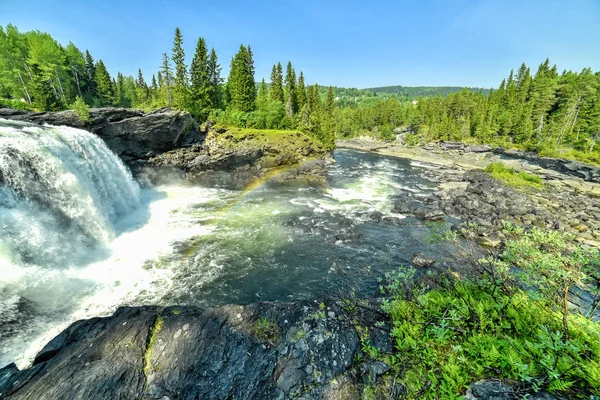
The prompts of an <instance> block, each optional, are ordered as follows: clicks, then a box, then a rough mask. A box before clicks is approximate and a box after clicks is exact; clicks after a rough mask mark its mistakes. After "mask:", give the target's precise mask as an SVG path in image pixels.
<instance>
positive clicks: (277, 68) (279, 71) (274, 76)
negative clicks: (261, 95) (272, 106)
mask: <svg viewBox="0 0 600 400" xmlns="http://www.w3.org/2000/svg"><path fill="white" fill-rule="evenodd" d="M269 99H270V100H271V101H280V102H282V103H283V100H284V99H283V68H282V67H281V63H277V64H276V65H273V69H272V70H271V90H270V91H269Z"/></svg>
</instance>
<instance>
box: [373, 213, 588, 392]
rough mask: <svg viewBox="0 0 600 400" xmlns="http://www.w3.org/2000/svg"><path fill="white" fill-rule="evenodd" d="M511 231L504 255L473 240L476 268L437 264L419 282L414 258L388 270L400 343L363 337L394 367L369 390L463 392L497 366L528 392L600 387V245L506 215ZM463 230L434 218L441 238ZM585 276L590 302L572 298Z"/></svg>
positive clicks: (386, 289) (389, 304) (497, 373)
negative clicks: (574, 303) (477, 248)
mask: <svg viewBox="0 0 600 400" xmlns="http://www.w3.org/2000/svg"><path fill="white" fill-rule="evenodd" d="M504 233H505V235H506V236H507V237H508V239H507V241H506V244H505V248H504V250H503V251H501V252H500V253H499V254H498V255H497V256H488V257H485V258H481V259H477V258H476V257H475V256H473V254H474V253H473V252H472V251H471V250H470V249H469V247H468V246H466V247H463V249H464V250H465V252H464V254H465V256H466V258H465V262H467V263H469V264H470V265H471V270H470V272H469V275H468V276H459V275H457V274H456V273H449V272H448V271H443V270H440V269H438V270H430V271H429V272H428V273H427V274H426V276H425V278H423V279H422V280H421V283H418V284H415V283H414V282H415V270H414V269H411V268H404V269H401V270H400V271H399V272H398V273H394V274H389V275H388V276H387V279H386V282H387V283H385V284H382V286H381V291H382V293H383V294H384V295H385V296H386V298H387V299H386V300H385V301H384V304H383V307H382V308H383V310H384V311H385V312H386V313H387V314H388V315H389V317H390V319H391V322H390V323H391V336H392V337H393V339H394V350H393V351H392V352H390V353H386V352H382V351H381V350H380V349H378V348H377V347H375V346H372V345H371V344H370V343H369V341H368V340H363V351H364V352H365V353H366V354H367V356H368V357H371V358H375V359H378V360H382V361H384V362H385V363H386V364H388V365H390V366H391V370H390V372H389V373H388V374H387V376H386V377H385V378H384V379H383V380H382V382H380V383H379V384H378V385H373V386H371V387H368V388H367V390H366V397H367V398H373V399H378V398H393V392H394V389H393V388H394V386H395V385H397V384H398V383H401V384H402V385H403V389H402V391H403V393H404V395H406V396H407V397H408V398H415V399H417V398H419V399H420V398H427V399H438V398H444V399H453V398H460V397H461V394H464V391H465V390H466V388H467V387H468V386H469V385H470V384H471V383H472V382H473V381H475V380H478V379H482V378H485V377H490V376H494V377H497V378H500V379H503V380H508V381H513V382H518V384H517V386H516V387H515V388H514V389H513V391H514V395H515V396H516V397H519V398H521V397H523V398H527V396H529V395H530V394H532V393H535V392H540V391H543V390H547V391H549V392H554V393H561V394H562V395H567V396H568V397H569V398H590V397H589V396H590V395H592V396H598V395H600V391H599V388H600V362H599V361H598V360H600V346H599V343H600V324H599V323H598V322H594V321H593V320H592V316H593V314H594V312H595V311H596V308H597V307H598V302H599V300H600V296H598V295H599V294H600V292H599V290H598V289H599V283H600V273H599V267H600V253H598V251H597V250H589V249H584V248H583V247H581V246H578V245H574V244H573V241H572V239H573V238H572V237H569V235H565V234H561V233H559V232H556V231H543V230H539V229H537V228H533V229H532V230H531V231H524V230H523V229H521V228H519V227H517V226H515V225H512V224H510V223H505V224H504ZM456 238H457V236H456V235H453V234H451V231H450V230H449V229H443V228H442V227H439V226H436V227H433V228H432V240H434V241H439V240H449V241H453V242H456V240H457V239H456ZM456 243H458V242H456ZM576 286H580V287H585V288H587V289H588V290H590V292H591V293H593V294H594V296H595V298H596V300H595V302H594V303H593V304H592V307H591V308H590V309H587V310H583V309H578V310H577V309H573V308H572V307H570V306H569V302H568V296H569V292H570V291H571V290H573V289H574V288H575V287H576ZM382 323H383V322H382ZM516 397H515V398H516Z"/></svg>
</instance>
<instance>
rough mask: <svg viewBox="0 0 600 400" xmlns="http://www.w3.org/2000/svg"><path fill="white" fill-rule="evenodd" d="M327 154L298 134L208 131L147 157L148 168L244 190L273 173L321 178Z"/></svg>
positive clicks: (288, 176) (304, 136)
mask: <svg viewBox="0 0 600 400" xmlns="http://www.w3.org/2000/svg"><path fill="white" fill-rule="evenodd" d="M328 156H329V153H328V152H327V151H325V149H324V148H323V146H322V145H321V144H320V143H318V142H317V141H316V140H314V139H312V138H310V137H309V136H307V135H305V134H303V133H301V132H294V131H282V132H277V133H267V132H261V131H260V130H250V129H237V128H232V129H230V130H226V129H210V130H209V131H208V134H207V136H206V138H205V140H204V142H203V143H202V144H194V145H192V146H189V147H185V148H179V149H175V150H172V151H169V152H165V153H163V154H160V155H158V156H156V157H153V158H150V160H149V161H148V164H147V166H149V167H154V168H176V169H180V170H183V171H184V172H185V173H186V177H187V179H188V180H192V181H195V182H205V183H207V182H210V183H225V184H227V185H234V186H244V185H245V184H247V183H249V182H250V181H252V180H253V179H255V178H256V177H261V176H265V175H267V174H270V171H274V170H276V169H277V173H278V179H284V180H285V179H292V178H298V177H314V176H324V174H325V165H326V164H327V163H328V162H331V159H330V158H329V157H328ZM286 167H292V168H286ZM216 172H221V173H216Z"/></svg>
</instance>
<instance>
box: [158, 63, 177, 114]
mask: <svg viewBox="0 0 600 400" xmlns="http://www.w3.org/2000/svg"><path fill="white" fill-rule="evenodd" d="M161 78H162V79H161ZM161 81H162V84H161V85H160V86H161V91H162V97H163V101H164V102H165V103H166V105H167V107H171V103H172V102H173V72H172V70H171V61H170V60H169V56H168V55H167V53H163V62H162V65H161V67H160V71H159V72H158V82H159V84H160V82H161Z"/></svg>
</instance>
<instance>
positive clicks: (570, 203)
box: [338, 140, 600, 248]
mask: <svg viewBox="0 0 600 400" xmlns="http://www.w3.org/2000/svg"><path fill="white" fill-rule="evenodd" d="M338 145H339V146H340V147H348V148H353V149H362V150H366V151H376V152H379V153H382V154H386V155H392V156H397V157H403V158H409V159H412V160H415V161H416V162H418V163H420V165H422V166H423V175H424V176H426V177H428V179H430V180H432V181H435V182H438V183H439V184H440V185H439V190H438V191H437V192H436V193H434V194H433V195H432V196H428V197H425V198H422V196H415V195H413V194H412V193H411V192H410V191H401V192H400V194H399V195H398V198H397V201H396V206H395V210H396V211H397V212H398V213H404V214H413V215H417V216H419V217H421V218H424V219H429V220H442V219H444V218H450V219H451V220H452V219H458V220H459V222H458V224H460V225H461V226H462V227H464V228H468V229H466V230H465V232H468V233H465V234H466V235H467V236H468V238H469V239H473V240H476V241H477V242H478V243H480V244H482V245H485V246H492V247H496V246H499V245H500V244H501V243H502V239H503V237H502V233H501V224H502V221H503V220H504V221H508V222H512V223H515V224H517V225H520V226H523V227H525V228H529V227H532V226H537V227H540V228H547V229H557V230H560V231H564V232H568V233H571V234H574V235H575V237H576V240H578V241H580V242H583V243H586V244H587V245H589V246H592V247H597V248H600V205H599V203H600V184H599V183H597V182H595V181H594V180H595V179H596V176H597V173H598V171H600V169H599V168H597V167H594V166H590V165H586V164H583V165H582V166H580V165H579V164H581V163H575V164H571V163H573V162H571V161H566V160H554V161H549V160H547V159H542V160H543V161H541V162H538V161H539V159H538V158H535V157H532V156H528V155H524V156H523V158H517V155H518V153H511V155H510V156H506V155H505V153H506V152H505V151H492V149H491V148H489V147H485V146H467V145H464V144H462V143H460V144H457V143H452V144H448V143H447V142H446V143H444V142H441V143H438V144H432V145H428V146H423V147H414V148H410V147H407V146H403V145H401V144H398V143H394V144H388V145H385V144H382V143H380V142H374V141H369V140H353V141H341V142H339V143H338ZM498 161H501V162H503V163H505V164H507V165H508V166H510V167H512V168H514V169H515V170H517V171H525V172H530V173H534V174H536V175H538V176H540V177H542V179H543V181H544V188H542V189H535V188H528V189H527V190H516V189H514V188H512V187H510V186H508V185H506V184H504V183H502V182H500V181H498V180H496V179H493V178H492V177H491V176H490V175H489V174H487V173H484V172H481V170H482V169H483V168H485V166H487V165H489V164H490V163H492V162H498ZM569 165H570V166H571V167H570V168H567V167H566V166H569ZM548 167H552V168H553V169H548ZM576 174H577V175H578V176H574V175H576ZM456 229H457V230H460V229H459V227H458V226H457V227H456Z"/></svg>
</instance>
